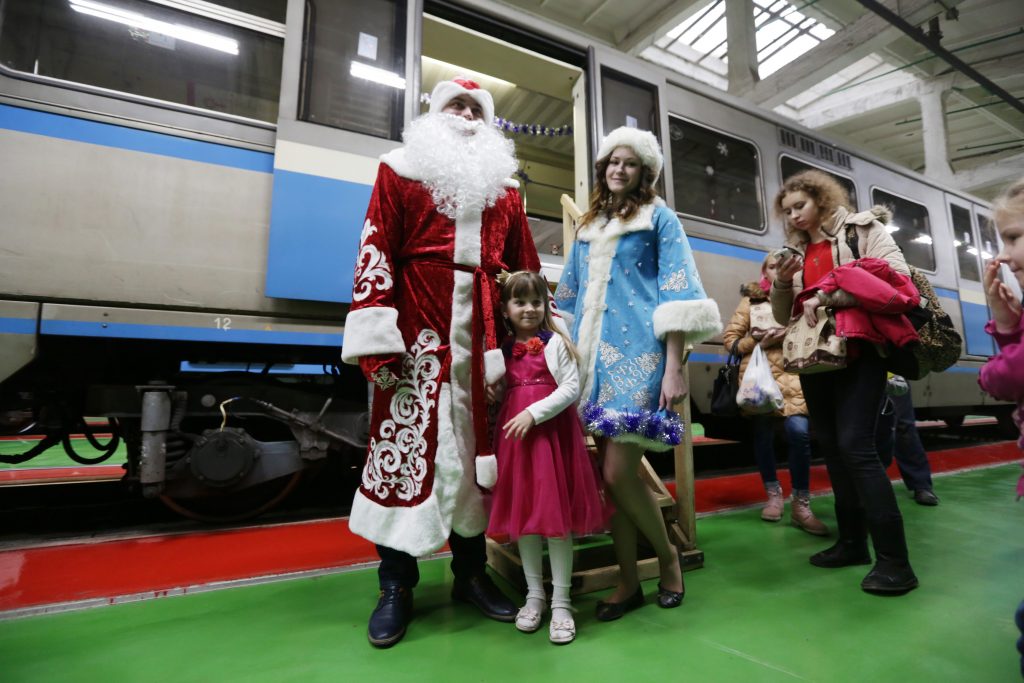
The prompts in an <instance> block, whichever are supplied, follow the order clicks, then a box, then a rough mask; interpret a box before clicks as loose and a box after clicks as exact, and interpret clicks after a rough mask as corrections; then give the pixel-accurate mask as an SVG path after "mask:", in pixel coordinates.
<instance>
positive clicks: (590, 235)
mask: <svg viewBox="0 0 1024 683" xmlns="http://www.w3.org/2000/svg"><path fill="white" fill-rule="evenodd" d="M659 206H665V200H663V199H662V198H661V197H655V198H654V201H653V202H651V203H650V204H645V205H644V206H642V207H640V210H639V211H637V212H636V215H635V216H633V217H632V218H630V219H629V221H627V222H626V223H623V222H622V221H621V220H619V219H618V217H616V218H612V219H611V220H610V221H609V220H608V219H607V217H604V216H602V217H600V218H598V219H597V220H594V221H592V222H590V223H587V225H586V226H584V228H583V229H582V230H580V231H579V232H578V233H577V234H576V239H577V240H579V241H581V242H594V241H596V240H610V239H615V240H618V238H619V237H622V236H623V235H625V234H626V233H630V232H639V231H641V230H653V229H654V212H655V210H656V209H657V208H658V207H659ZM591 258H593V256H591Z"/></svg>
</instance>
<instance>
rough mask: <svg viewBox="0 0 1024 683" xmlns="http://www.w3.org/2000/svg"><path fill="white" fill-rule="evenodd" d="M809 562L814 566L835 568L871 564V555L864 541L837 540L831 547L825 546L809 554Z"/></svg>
mask: <svg viewBox="0 0 1024 683" xmlns="http://www.w3.org/2000/svg"><path fill="white" fill-rule="evenodd" d="M811 564H813V565H814V566H815V567H825V568H826V569H835V568H837V567H849V566H851V565H855V564H871V556H870V555H869V554H868V548H867V545H866V544H864V543H849V542H847V541H839V542H838V543H836V544H835V545H833V546H832V547H831V548H826V549H825V550H822V551H821V552H820V553H814V554H813V555H811Z"/></svg>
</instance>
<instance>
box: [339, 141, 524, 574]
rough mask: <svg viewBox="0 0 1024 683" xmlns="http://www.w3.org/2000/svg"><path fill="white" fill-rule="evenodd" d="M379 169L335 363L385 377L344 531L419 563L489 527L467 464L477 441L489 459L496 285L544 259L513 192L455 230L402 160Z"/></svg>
mask: <svg viewBox="0 0 1024 683" xmlns="http://www.w3.org/2000/svg"><path fill="white" fill-rule="evenodd" d="M381 161H382V163H381V165H380V168H379V170H378V173H377V181H376V184H375V185H374V189H373V195H372V196H371V198H370V206H369V209H368V210H367V214H366V222H365V223H364V227H363V233H362V236H361V238H360V251H359V255H358V257H357V259H356V272H355V279H354V285H353V290H352V292H353V293H352V306H351V308H350V309H349V313H348V316H347V318H346V320H345V337H344V346H343V349H342V358H343V359H344V360H345V361H346V362H349V363H355V362H359V361H361V360H362V363H361V364H362V365H363V366H364V370H367V371H371V370H372V369H374V368H379V367H380V361H386V364H385V366H386V367H388V368H390V369H392V370H393V371H394V372H393V376H391V377H388V376H387V373H384V376H383V377H380V376H377V377H376V379H377V380H378V381H377V386H376V387H375V390H374V395H373V406H372V416H371V424H370V443H369V448H368V453H367V459H366V464H365V466H364V468H363V475H362V485H361V487H360V489H359V490H358V491H357V493H356V496H355V500H354V501H353V504H352V514H351V517H350V520H349V525H350V527H351V529H352V530H353V531H355V532H356V533H358V534H359V535H361V536H363V537H365V538H367V539H369V540H371V541H373V542H374V543H377V544H379V545H383V546H387V547H389V548H394V549H397V550H402V551H404V552H407V553H409V554H411V555H414V556H422V555H426V554H427V553H430V552H432V551H434V550H437V549H438V548H440V547H441V546H442V545H443V544H444V543H445V542H446V541H447V539H448V535H449V534H450V533H451V531H452V530H453V529H454V530H455V531H456V532H457V533H459V534H460V535H463V536H473V535H476V534H479V533H482V532H483V531H484V529H485V528H486V526H487V512H486V509H485V506H484V501H483V495H482V491H481V489H479V488H478V487H477V485H476V479H475V465H476V456H477V454H478V453H477V447H478V442H480V444H479V445H480V448H481V449H488V448H489V446H490V444H489V442H487V439H486V422H485V420H486V408H485V405H484V398H483V365H482V362H483V359H482V355H483V352H484V351H485V350H486V348H493V347H494V345H495V344H494V337H495V329H494V325H495V319H496V316H497V311H498V301H499V299H498V291H497V286H496V284H495V280H494V276H495V275H497V274H498V273H499V272H500V271H501V270H503V269H504V270H509V271H514V270H522V269H525V270H532V271H539V270H540V260H539V258H538V256H537V250H536V247H535V246H534V242H533V238H532V236H531V234H530V229H529V225H528V223H527V220H526V214H525V212H524V210H523V202H522V199H521V198H520V195H519V192H518V190H516V189H515V187H516V183H515V181H508V183H507V188H506V193H505V194H504V195H503V196H502V197H500V198H499V199H498V200H497V202H496V203H495V205H494V206H492V207H490V208H488V209H486V210H485V211H484V212H483V214H482V216H481V214H480V213H476V214H475V215H472V214H469V213H468V212H467V214H466V215H464V216H462V217H460V218H459V219H458V220H456V221H453V220H451V219H450V218H448V217H446V216H444V215H442V214H440V213H439V212H438V211H437V209H436V207H435V205H434V202H433V200H432V199H431V196H430V192H429V190H427V188H426V186H425V185H423V184H422V183H421V182H419V180H418V179H417V178H416V177H414V176H415V173H414V172H413V171H412V170H411V166H410V165H409V164H408V162H407V161H406V159H405V155H404V150H403V149H399V150H396V151H394V152H390V153H388V154H386V155H384V157H382V159H381ZM497 319H499V320H500V318H497ZM474 342H475V343H474ZM367 361H370V362H367ZM374 361H376V362H374ZM481 428H483V429H484V434H485V437H484V438H483V439H480V438H478V434H479V433H480V429H481ZM491 457H492V458H493V456H491Z"/></svg>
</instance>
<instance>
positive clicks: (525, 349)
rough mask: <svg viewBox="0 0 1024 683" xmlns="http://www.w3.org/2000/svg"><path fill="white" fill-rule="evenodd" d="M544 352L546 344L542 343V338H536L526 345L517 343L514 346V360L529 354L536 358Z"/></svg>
mask: <svg viewBox="0 0 1024 683" xmlns="http://www.w3.org/2000/svg"><path fill="white" fill-rule="evenodd" d="M542 351H544V342H543V341H541V339H540V337H534V338H533V339H531V340H530V341H528V342H525V343H523V342H516V343H515V344H513V345H512V357H513V358H522V357H523V356H525V355H526V354H527V353H529V354H530V355H531V356H536V355H537V354H539V353H541V352H542Z"/></svg>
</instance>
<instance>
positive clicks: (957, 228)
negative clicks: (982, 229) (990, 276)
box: [949, 204, 981, 282]
mask: <svg viewBox="0 0 1024 683" xmlns="http://www.w3.org/2000/svg"><path fill="white" fill-rule="evenodd" d="M949 208H950V210H951V213H952V217H953V246H954V247H956V258H957V261H958V262H959V264H960V277H961V279H964V280H970V281H971V282H981V268H980V267H979V266H978V256H979V254H978V245H976V244H975V243H974V231H973V230H972V229H971V212H970V210H969V209H965V208H964V207H962V206H957V205H956V204H950V205H949Z"/></svg>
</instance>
